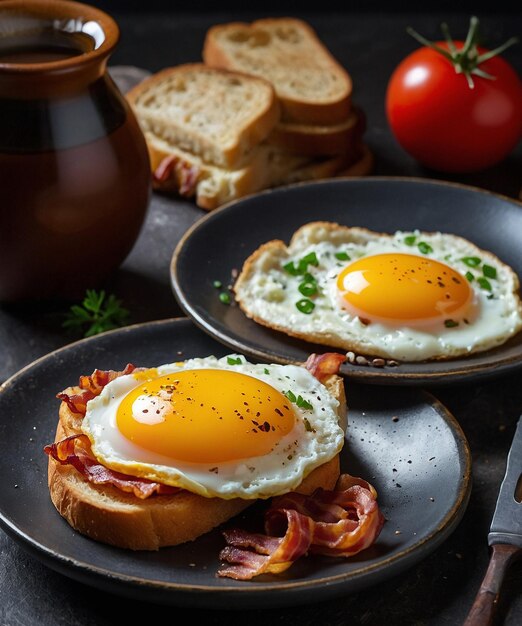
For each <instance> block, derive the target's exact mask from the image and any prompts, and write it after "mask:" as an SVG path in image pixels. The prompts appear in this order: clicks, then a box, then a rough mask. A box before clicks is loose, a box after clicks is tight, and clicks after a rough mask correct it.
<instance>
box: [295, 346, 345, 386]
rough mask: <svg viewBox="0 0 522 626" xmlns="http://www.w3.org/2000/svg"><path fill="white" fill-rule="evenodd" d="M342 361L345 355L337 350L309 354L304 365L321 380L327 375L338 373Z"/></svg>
mask: <svg viewBox="0 0 522 626" xmlns="http://www.w3.org/2000/svg"><path fill="white" fill-rule="evenodd" d="M344 361H346V355H345V354H340V353H339V352H325V353H324V354H311V355H310V356H309V357H308V359H307V360H306V363H305V367H306V369H307V370H308V371H309V372H310V373H311V374H313V375H314V376H315V377H316V378H317V380H318V381H319V382H322V381H323V380H324V379H325V378H328V376H331V375H332V374H338V373H339V369H340V367H341V364H342V363H344Z"/></svg>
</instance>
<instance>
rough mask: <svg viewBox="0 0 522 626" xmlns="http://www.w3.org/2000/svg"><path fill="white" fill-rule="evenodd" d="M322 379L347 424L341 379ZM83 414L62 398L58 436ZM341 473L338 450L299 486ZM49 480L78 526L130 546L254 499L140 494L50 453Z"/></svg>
mask: <svg viewBox="0 0 522 626" xmlns="http://www.w3.org/2000/svg"><path fill="white" fill-rule="evenodd" d="M324 384H325V385H326V387H327V388H328V389H329V391H330V393H331V394H332V395H334V396H335V397H336V398H337V399H338V400H339V408H338V415H339V423H340V425H341V427H342V428H344V429H345V428H346V412H347V408H346V398H345V391H344V382H343V379H342V378H341V377H339V376H336V375H332V376H330V377H328V378H327V379H326V381H324ZM69 391H71V392H72V391H73V388H71V389H70V390H69ZM81 419H82V418H81V417H80V416H78V415H77V414H74V413H72V412H71V411H70V410H69V408H68V407H67V405H66V404H65V403H64V402H62V403H61V405H60V410H59V421H58V427H57V431H56V439H55V440H56V441H59V440H60V439H63V438H64V437H67V436H69V435H74V434H76V433H79V432H80V429H81ZM339 473H340V462H339V455H337V456H335V457H334V458H332V459H331V460H330V461H328V462H327V463H325V464H323V465H321V466H320V467H318V468H316V469H315V470H313V471H312V472H311V473H310V474H309V475H308V476H307V477H306V478H305V479H304V480H303V482H302V483H301V485H300V487H299V489H298V491H299V492H301V493H306V494H309V493H312V492H313V491H314V490H315V489H316V488H317V487H323V488H325V489H333V487H334V485H335V483H336V481H337V478H338V477H339ZM48 485H49V493H50V496H51V500H52V502H53V504H54V506H55V507H56V509H57V511H58V512H59V513H60V515H62V517H64V518H65V519H66V520H67V522H68V523H69V524H70V525H71V526H72V527H73V528H74V529H75V530H77V531H78V532H80V533H82V534H83V535H87V536H88V537H90V538H92V539H95V540H97V541H100V542H103V543H108V544H111V545H114V546H118V547H121V548H128V549H131V550H157V549H159V548H161V547H163V546H174V545H178V544H180V543H185V542H187V541H192V540H194V539H196V538H197V537H199V536H200V535H202V534H204V533H206V532H208V531H210V530H212V529H213V528H215V527H216V526H219V525H220V524H222V523H223V522H225V521H227V520H228V519H230V518H232V517H234V516H235V515H237V514H238V513H240V512H241V511H243V510H244V509H246V508H247V507H248V506H250V505H251V504H252V503H253V502H256V500H242V499H239V498H236V499H231V500H223V499H221V498H204V497H203V496H199V495H196V494H193V493H190V492H188V491H181V492H179V493H177V494H175V495H156V496H152V497H150V498H147V499H144V500H140V499H138V498H136V497H134V496H133V495H132V494H129V493H125V492H122V491H121V490H119V489H117V488H116V487H113V486H111V485H106V486H102V485H94V484H92V483H90V482H88V481H87V480H86V479H85V478H83V476H82V475H81V474H80V473H79V472H78V471H77V470H76V469H75V468H74V467H72V466H70V465H61V464H59V463H58V462H56V461H55V460H54V459H52V458H51V457H49V466H48Z"/></svg>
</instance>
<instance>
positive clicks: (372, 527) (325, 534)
mask: <svg viewBox="0 0 522 626" xmlns="http://www.w3.org/2000/svg"><path fill="white" fill-rule="evenodd" d="M376 497H377V493H376V491H375V489H374V488H373V487H372V486H371V485H370V484H369V483H367V482H366V481H365V480H362V479H360V478H356V477H353V476H350V475H349V474H342V475H341V476H340V477H339V480H338V482H337V485H336V487H335V489H334V490H332V491H328V490H325V489H317V490H316V491H315V492H314V493H313V494H312V495H310V496H305V495H302V494H299V493H295V492H292V493H289V494H286V495H284V496H279V497H277V498H274V499H273V501H272V504H271V506H270V508H269V509H268V510H267V511H266V513H265V532H266V535H261V534H255V533H248V532H246V531H241V530H234V531H225V532H224V536H225V539H226V541H227V543H228V544H229V545H228V546H227V547H225V548H224V549H223V550H222V551H221V553H220V558H221V559H222V560H223V561H227V562H228V563H230V564H231V565H230V566H229V567H225V568H223V569H221V570H219V572H218V576H225V577H228V578H234V579H236V580H250V579H251V578H253V577H254V576H258V575H259V574H266V573H277V572H281V571H284V570H285V569H288V567H290V565H291V564H292V563H293V562H294V561H295V560H296V559H297V558H299V557H300V556H303V555H304V554H306V553H308V552H309V553H315V554H324V555H329V556H338V557H340V556H343V557H348V556H352V555H354V554H356V553H357V552H360V551H361V550H364V549H366V548H368V547H369V546H370V545H372V544H373V543H374V542H375V540H376V539H377V537H378V536H379V534H380V532H381V529H382V527H383V524H384V516H383V515H382V513H381V511H380V510H379V507H378V505H377V502H376ZM281 533H283V536H279V535H281ZM241 548H250V550H245V549H241Z"/></svg>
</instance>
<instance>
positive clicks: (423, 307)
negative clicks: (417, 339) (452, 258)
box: [337, 253, 473, 326]
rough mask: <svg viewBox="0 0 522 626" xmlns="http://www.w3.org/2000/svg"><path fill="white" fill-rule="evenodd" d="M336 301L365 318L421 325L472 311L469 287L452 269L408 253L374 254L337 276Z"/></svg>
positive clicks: (468, 313)
mask: <svg viewBox="0 0 522 626" xmlns="http://www.w3.org/2000/svg"><path fill="white" fill-rule="evenodd" d="M337 289H338V293H339V297H340V303H341V306H342V307H343V308H345V309H346V310H347V311H349V312H350V313H352V314H354V315H357V316H359V317H360V318H362V319H363V320H367V321H369V322H372V321H373V322H382V323H384V324H391V325H394V326H397V325H409V326H412V325H413V326H415V325H423V324H432V323H435V322H444V321H445V320H448V319H452V320H454V321H456V320H458V319H461V318H465V317H466V316H467V315H470V314H471V303H472V297H473V291H472V289H471V287H470V286H469V282H468V280H467V279H466V278H465V277H464V276H462V275H461V274H459V272H457V271H456V270H454V269H453V268H451V267H449V266H448V265H445V264H444V263H440V262H439V261H435V260H433V259H429V258H424V257H419V256H417V255H413V254H399V253H397V254H395V253H389V254H377V255H374V256H368V257H363V258H361V259H359V260H357V261H354V262H353V263H350V264H349V265H347V266H346V267H345V268H344V269H343V270H342V272H341V273H340V274H339V276H338V277H337Z"/></svg>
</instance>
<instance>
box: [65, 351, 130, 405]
mask: <svg viewBox="0 0 522 626" xmlns="http://www.w3.org/2000/svg"><path fill="white" fill-rule="evenodd" d="M136 369H142V368H136V367H135V366H134V365H133V364H132V363H127V365H126V366H125V368H124V369H123V370H121V371H116V370H98V369H96V370H94V372H93V373H92V374H91V375H90V376H80V380H79V383H78V386H79V387H80V389H81V391H79V392H78V393H69V392H68V391H67V390H65V391H62V392H61V393H59V394H57V395H56V397H57V398H58V399H59V400H63V401H64V402H65V403H66V404H67V406H68V407H69V410H70V411H71V412H72V413H76V414H78V415H85V411H86V410H87V402H89V400H92V399H93V398H95V397H96V396H99V395H100V393H101V392H102V389H103V388H104V387H105V385H107V384H108V383H110V382H111V381H112V380H114V379H115V378H118V377H120V376H126V375H127V374H131V373H132V372H134V371H135V370H136Z"/></svg>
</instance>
